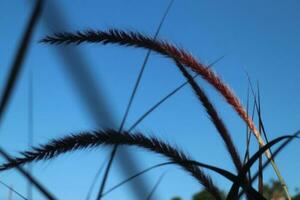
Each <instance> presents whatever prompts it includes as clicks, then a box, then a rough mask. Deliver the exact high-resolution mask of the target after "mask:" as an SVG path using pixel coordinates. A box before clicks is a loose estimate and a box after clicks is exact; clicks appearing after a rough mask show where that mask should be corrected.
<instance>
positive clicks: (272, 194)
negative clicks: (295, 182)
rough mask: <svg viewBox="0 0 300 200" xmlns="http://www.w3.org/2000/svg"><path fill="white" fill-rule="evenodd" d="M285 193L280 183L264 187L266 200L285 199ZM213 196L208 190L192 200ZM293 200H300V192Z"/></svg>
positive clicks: (276, 182)
mask: <svg viewBox="0 0 300 200" xmlns="http://www.w3.org/2000/svg"><path fill="white" fill-rule="evenodd" d="M284 196H285V195H284V191H283V190H282V187H281V185H280V182H278V181H274V180H271V181H270V183H269V184H265V185H264V197H265V198H266V199H278V198H280V197H284ZM221 197H222V199H226V194H225V192H223V191H221ZM212 199H214V198H213V196H212V195H211V194H210V193H209V192H207V191H206V190H201V191H200V192H198V193H196V194H194V195H193V197H192V200H212ZM292 199H293V200H300V191H299V190H296V194H295V195H294V196H293V197H292ZM171 200H181V198H180V197H173V198H172V199H171Z"/></svg>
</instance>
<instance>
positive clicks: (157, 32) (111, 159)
mask: <svg viewBox="0 0 300 200" xmlns="http://www.w3.org/2000/svg"><path fill="white" fill-rule="evenodd" d="M173 2H174V0H171V1H170V3H169V5H168V7H167V9H166V11H165V13H164V15H163V17H162V19H161V21H160V23H159V25H158V27H157V30H156V32H155V35H154V38H156V37H157V36H158V34H159V32H160V29H161V27H162V25H163V23H164V21H165V19H166V17H167V15H168V13H169V10H170V9H171V7H172V4H173ZM150 54H151V50H150V49H149V50H148V51H147V54H146V57H145V59H144V61H143V64H142V67H141V69H140V72H139V74H138V77H137V80H136V82H135V85H134V88H133V91H132V93H131V96H130V99H129V102H128V105H127V107H126V111H125V114H124V116H123V119H122V122H121V125H120V127H119V132H122V131H123V128H124V125H125V122H126V120H127V117H128V114H129V111H130V108H131V105H132V103H133V100H134V97H135V95H136V92H137V90H138V87H139V85H140V82H141V80H142V77H143V74H144V71H145V68H146V65H147V63H148V60H149V57H150ZM117 149H118V145H115V146H114V147H113V149H112V151H111V154H110V158H109V161H108V164H107V167H106V169H105V172H104V176H103V179H102V183H101V186H100V190H99V193H98V196H97V200H100V199H101V196H102V194H103V191H104V188H105V184H106V181H107V178H108V175H109V171H110V169H111V166H112V162H113V160H114V157H115V156H116V153H117Z"/></svg>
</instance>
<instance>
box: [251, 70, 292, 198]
mask: <svg viewBox="0 0 300 200" xmlns="http://www.w3.org/2000/svg"><path fill="white" fill-rule="evenodd" d="M246 75H247V78H248V81H249V84H250V86H251V91H252V94H254V89H253V85H252V82H251V79H250V76H249V74H248V73H247V72H246ZM258 91H259V89H258ZM254 99H255V101H254V103H255V107H256V110H257V113H258V118H259V123H260V124H261V129H262V132H263V134H264V137H265V139H266V142H267V143H268V137H267V134H266V132H265V129H264V125H263V122H262V118H261V110H260V108H259V105H258V103H257V101H256V98H254ZM260 147H261V145H260ZM265 153H267V154H268V155H269V157H267V158H268V159H269V160H270V162H271V165H272V167H273V169H274V171H275V174H276V176H277V178H278V180H279V182H280V185H281V187H282V188H283V191H284V193H285V195H286V197H287V198H288V200H291V199H292V198H291V196H290V194H289V191H288V187H287V185H286V183H285V180H284V178H283V176H282V175H281V173H280V170H279V168H278V166H277V164H276V163H275V160H274V156H273V154H272V151H271V149H268V151H266V152H265Z"/></svg>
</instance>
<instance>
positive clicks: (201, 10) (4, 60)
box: [0, 0, 300, 200]
mask: <svg viewBox="0 0 300 200" xmlns="http://www.w3.org/2000/svg"><path fill="white" fill-rule="evenodd" d="M33 2H34V1H9V0H2V1H1V7H0V24H1V29H0V30H1V37H0V44H1V45H0V52H1V54H0V55H1V57H0V58H1V59H0V66H1V68H0V83H1V90H2V89H3V84H4V81H5V77H6V74H7V72H8V69H9V67H10V65H11V63H12V59H13V56H14V54H15V52H16V50H17V44H18V42H19V40H20V38H21V36H22V30H23V28H24V27H25V24H26V21H27V20H28V17H29V15H30V11H31V10H32V8H33ZM49 3H50V4H51V5H50V4H49ZM168 3H169V1H160V0H153V1H138V0H127V1H121V0H111V1H101V0H100V1H96V0H93V1H79V0H73V1H71V0H65V1H57V0H55V1H51V2H50V1H49V2H47V3H46V5H45V7H44V9H43V15H42V18H41V20H40V21H39V23H38V26H37V29H36V32H35V34H34V38H33V40H32V44H31V46H30V50H29V52H28V55H27V58H26V61H25V64H24V70H23V71H22V75H21V78H20V79H19V82H18V84H17V87H16V90H15V93H14V95H13V98H12V101H11V103H10V105H9V108H8V110H7V113H6V115H5V120H3V123H2V124H1V126H0V133H1V134H0V138H1V143H0V144H1V146H2V147H4V148H6V149H7V150H8V151H9V152H10V153H11V154H12V155H17V152H18V151H20V150H24V149H27V134H28V124H27V116H28V108H27V105H28V82H29V78H28V77H29V74H30V72H32V75H33V81H34V135H35V138H34V143H35V144H39V143H44V142H46V141H48V140H49V139H51V138H55V137H60V136H64V135H67V134H70V133H77V132H80V131H84V130H93V129H95V128H96V127H97V126H96V125H95V124H94V123H93V122H92V120H91V118H90V115H89V113H88V111H87V110H86V109H85V106H84V104H83V102H82V101H81V99H80V97H79V96H78V93H77V92H76V89H75V87H74V85H73V83H72V81H70V80H69V77H68V76H67V75H66V73H65V71H64V70H63V65H64V62H62V61H63V60H62V57H61V56H59V53H58V49H59V48H61V49H62V50H64V51H68V48H65V49H63V47H56V46H48V45H43V44H40V43H38V40H39V39H41V38H43V37H44V36H45V35H46V34H51V33H54V32H56V31H76V30H85V29H87V28H93V29H99V30H106V29H107V28H121V29H126V30H137V31H141V32H143V33H147V34H149V35H153V34H154V33H155V30H156V27H157V26H158V23H159V21H160V19H161V16H162V14H163V12H164V10H165V9H166V7H167V5H168ZM53 4H56V5H57V6H58V7H59V8H60V10H61V11H62V12H63V13H64V18H65V21H67V24H65V25H64V26H63V27H57V26H55V27H54V26H48V25H47V24H46V23H45V21H46V19H47V18H49V16H50V17H51V14H52V15H53V13H50V9H49V8H50V7H51V6H53ZM299 9H300V3H299V2H298V1H296V0H288V1H284V2H283V1H271V0H265V1H258V0H254V1H233V0H230V1H222V2H220V1H217V0H210V1H208V0H202V1H196V0H186V1H180V0H175V2H174V4H173V7H172V8H171V10H170V13H169V15H168V16H167V18H166V21H165V23H164V25H163V27H162V30H161V32H160V34H159V37H160V38H163V39H167V40H168V41H170V42H174V43H175V44H177V45H179V46H182V47H184V48H185V49H187V50H189V51H190V52H191V53H192V54H193V55H194V56H195V57H197V58H198V59H199V60H200V61H202V62H203V63H206V64H208V63H210V62H212V61H214V60H216V59H217V58H219V57H220V56H223V55H225V57H224V59H223V60H222V61H220V62H219V63H218V64H217V65H215V66H214V67H213V69H214V70H215V71H216V72H217V73H218V74H219V75H220V76H221V77H222V79H223V80H224V81H225V82H226V83H228V84H229V85H230V86H231V88H232V89H233V90H234V91H235V93H236V94H237V96H239V97H240V99H241V101H242V102H243V103H244V104H245V102H246V95H247V78H246V74H245V70H246V71H248V73H249V74H250V76H251V78H252V79H253V81H254V82H255V81H259V83H260V89H261V104H262V114H263V119H264V122H265V126H266V129H267V132H268V134H269V137H270V138H274V137H276V136H279V135H282V134H286V133H294V132H295V131H296V130H298V129H300V126H299V123H298V122H299V119H300V106H299V102H300V94H299V92H298V91H299V84H298V79H299V73H300V68H299V65H300V61H299V59H298V57H299V52H300V51H299V50H300V47H299V42H300V38H299V35H300V28H299V22H298V21H299V19H300V14H299V12H298V11H299ZM55 14H56V13H54V15H55ZM71 48H76V49H78V50H79V51H80V52H81V53H82V54H83V56H84V57H85V58H86V60H87V61H88V62H87V63H88V67H89V68H90V70H91V71H92V72H93V75H94V77H93V78H94V79H95V80H97V82H98V84H99V85H98V86H99V87H100V86H101V87H102V88H104V90H105V96H106V97H107V99H109V105H110V110H111V112H112V113H113V116H114V118H115V120H116V123H117V124H118V123H120V120H121V118H122V115H123V113H124V111H125V106H126V104H127V101H128V98H129V95H130V92H131V90H132V88H133V84H134V81H135V79H136V76H137V73H138V71H139V68H140V66H141V64H142V62H143V59H144V56H145V54H146V51H145V50H141V49H132V48H124V47H116V46H100V45H96V44H93V45H90V44H88V45H81V46H72V47H71ZM183 81H184V78H183V77H182V76H181V74H180V73H179V72H178V70H177V68H176V67H175V66H174V65H173V63H172V62H170V60H168V59H166V58H163V57H162V56H160V55H157V54H155V53H153V54H151V57H150V60H149V62H148V65H147V68H146V71H145V74H144V77H143V80H142V83H141V87H140V88H139V91H138V94H137V96H136V98H135V101H134V103H133V107H132V110H131V112H130V114H129V118H128V121H127V123H126V127H129V126H130V125H131V124H132V123H133V122H134V121H135V119H137V117H138V116H140V115H141V114H142V113H143V112H144V111H145V110H146V109H147V108H149V107H150V106H151V105H153V104H154V103H156V102H157V101H158V100H159V99H160V98H161V97H163V96H164V95H166V94H167V93H168V92H169V91H171V90H172V89H174V88H175V87H177V86H178V85H179V84H181V83H182V82H183ZM198 82H199V84H201V85H203V87H204V88H205V90H206V92H207V94H208V95H209V97H210V98H211V99H212V101H213V103H214V104H215V105H216V107H217V108H218V110H219V112H220V114H221V116H222V117H223V119H224V121H225V123H226V125H227V126H228V128H229V130H230V131H231V133H232V137H233V138H234V142H235V143H236V144H237V146H238V149H239V151H240V153H241V154H242V153H243V152H244V145H245V125H244V123H243V122H242V121H241V120H240V119H239V118H238V117H237V115H236V114H235V113H234V112H233V110H232V109H231V108H230V107H229V106H228V105H227V104H226V103H225V102H224V100H223V98H222V97H220V95H218V94H217V93H216V92H215V91H214V90H213V88H212V87H211V86H209V85H208V84H207V83H205V82H204V81H202V80H200V79H199V80H198ZM138 130H141V131H144V132H145V133H147V134H148V133H149V134H153V135H156V136H159V137H160V138H162V139H165V140H167V141H169V142H170V143H171V144H176V145H177V146H178V147H179V148H181V149H183V150H184V151H186V152H188V153H189V154H190V155H191V156H192V157H193V158H195V159H197V160H199V161H202V162H207V163H209V164H214V165H218V166H222V167H224V168H225V169H228V170H234V168H233V166H232V164H231V161H230V158H229V157H228V155H227V153H226V151H225V148H224V145H223V143H222V141H221V140H220V138H219V137H218V134H217V132H216V130H215V129H214V127H213V125H212V124H211V123H210V121H209V119H208V117H207V114H206V113H205V111H204V109H203V108H202V107H201V105H200V104H199V103H198V102H197V99H196V98H195V96H194V94H193V93H192V91H191V89H190V88H188V87H186V88H184V89H183V90H182V91H180V92H179V93H178V94H176V95H175V96H174V97H172V98H171V99H170V100H169V101H168V102H166V103H165V104H164V105H162V106H161V107H160V108H159V109H158V110H157V111H155V113H153V114H152V115H151V116H149V117H148V118H147V119H146V120H145V121H144V122H143V123H141V124H140V125H139V127H138ZM254 148H257V145H256V143H255V141H253V144H252V149H254ZM108 150H109V148H107V147H105V148H100V149H97V150H93V151H84V152H75V153H72V154H68V155H64V156H61V157H59V158H57V159H54V160H53V161H51V162H39V163H37V164H35V165H34V174H35V175H36V176H37V177H38V178H39V180H41V181H42V182H43V183H44V184H45V185H47V186H48V188H49V189H50V190H51V191H52V192H53V193H54V194H55V195H56V196H57V197H58V198H59V199H74V200H75V199H83V198H84V197H85V195H86V192H87V188H88V187H89V184H90V183H91V180H92V179H93V176H94V175H95V173H96V171H97V169H98V168H99V166H100V165H101V163H102V162H103V160H104V159H105V158H106V156H107V154H108V152H109V151H108ZM131 150H132V152H133V153H134V154H135V155H136V159H137V160H138V161H139V163H141V164H142V166H143V167H147V166H151V165H152V164H156V163H159V162H162V161H164V160H165V159H164V158H162V157H161V156H158V155H155V154H152V153H149V152H146V151H143V150H140V149H136V148H131ZM137 150H138V151H137ZM299 153H300V148H299V145H297V141H295V142H293V143H292V144H291V145H290V146H288V147H287V148H286V149H285V150H284V151H283V152H282V154H281V155H279V157H278V159H277V163H278V165H279V168H280V170H281V172H282V174H283V176H284V177H285V180H286V182H287V185H288V186H289V187H290V190H291V191H292V192H293V191H294V189H295V188H296V187H297V186H299V187H300V185H299V181H298V180H299V178H300V174H299V173H298V172H297V171H298V169H299V168H300V162H299V160H297V155H299ZM163 172H167V174H166V176H165V177H164V179H163V181H162V184H161V185H160V186H159V188H158V190H157V195H156V199H170V198H171V197H172V196H176V195H178V196H181V197H183V198H184V199H189V198H190V197H191V195H192V194H193V193H195V192H196V191H198V190H199V189H200V187H199V185H198V184H197V182H196V181H194V180H193V179H192V178H191V177H189V176H188V175H187V174H186V173H185V172H182V171H181V170H180V169H178V168H177V167H165V168H162V169H158V170H155V171H153V172H150V173H149V174H147V175H145V177H146V178H147V180H148V181H149V184H154V183H155V181H156V180H157V179H158V177H159V176H160V174H161V173H163ZM211 175H212V177H213V179H214V180H215V182H216V183H217V184H218V185H219V186H220V187H221V188H223V189H225V190H226V189H228V187H229V186H230V184H229V182H227V181H226V180H225V179H223V178H220V177H219V176H217V175H215V174H213V173H211ZM272 177H274V178H275V174H274V173H273V171H272V169H271V168H268V169H267V170H266V175H265V178H266V179H267V180H269V179H270V178H272ZM0 178H1V180H2V181H4V182H5V183H7V184H9V185H13V187H14V188H15V189H16V190H17V191H19V192H20V193H23V194H26V181H24V179H23V178H22V177H20V176H19V174H18V173H16V172H15V171H13V170H10V171H8V172H5V173H1V174H0ZM123 178H124V177H122V176H121V174H120V173H119V172H118V167H117V166H115V167H114V170H113V172H112V174H111V176H110V177H109V182H108V187H107V188H109V187H110V186H113V185H114V184H116V183H118V182H119V181H120V180H122V179H123ZM7 193H8V192H7V190H6V189H5V188H3V187H0V198H1V199H3V198H5V197H6V196H7ZM95 194H96V191H95ZM34 196H35V197H36V199H40V198H41V196H39V194H38V193H36V192H35V194H34ZM120 198H122V199H132V196H131V194H130V193H128V186H124V187H122V188H120V189H118V190H116V191H115V192H113V193H112V194H110V195H108V196H107V198H106V199H120ZM15 199H17V197H15Z"/></svg>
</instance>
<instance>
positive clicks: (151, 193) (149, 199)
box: [147, 173, 166, 200]
mask: <svg viewBox="0 0 300 200" xmlns="http://www.w3.org/2000/svg"><path fill="white" fill-rule="evenodd" d="M165 175H166V173H163V174H162V175H160V176H159V178H158V180H157V182H156V183H155V185H154V187H153V188H152V190H151V192H150V193H149V195H148V197H147V200H151V198H152V197H153V195H154V192H155V191H156V189H157V188H158V186H159V184H160V183H161V181H162V180H163V178H164V176H165Z"/></svg>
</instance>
